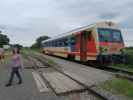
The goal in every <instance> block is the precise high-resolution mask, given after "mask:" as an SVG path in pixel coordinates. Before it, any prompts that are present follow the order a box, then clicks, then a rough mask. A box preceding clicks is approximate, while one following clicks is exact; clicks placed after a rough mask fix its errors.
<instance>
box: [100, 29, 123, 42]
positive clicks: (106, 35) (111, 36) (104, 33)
mask: <svg viewBox="0 0 133 100" xmlns="http://www.w3.org/2000/svg"><path fill="white" fill-rule="evenodd" d="M98 34H99V41H100V42H122V36H121V32H120V30H115V29H104V28H99V29H98Z"/></svg>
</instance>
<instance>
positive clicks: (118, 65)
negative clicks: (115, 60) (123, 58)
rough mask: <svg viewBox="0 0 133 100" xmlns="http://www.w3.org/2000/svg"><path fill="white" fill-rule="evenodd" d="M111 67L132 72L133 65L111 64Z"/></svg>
mask: <svg viewBox="0 0 133 100" xmlns="http://www.w3.org/2000/svg"><path fill="white" fill-rule="evenodd" d="M112 67H113V68H119V69H123V70H126V71H129V72H133V65H130V64H113V65H112Z"/></svg>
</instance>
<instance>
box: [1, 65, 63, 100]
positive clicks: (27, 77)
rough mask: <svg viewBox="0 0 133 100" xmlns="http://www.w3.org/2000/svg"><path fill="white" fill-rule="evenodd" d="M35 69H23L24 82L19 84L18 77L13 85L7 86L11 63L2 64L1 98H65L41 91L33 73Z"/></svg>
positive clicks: (16, 99) (56, 99)
mask: <svg viewBox="0 0 133 100" xmlns="http://www.w3.org/2000/svg"><path fill="white" fill-rule="evenodd" d="M32 72H33V70H31V69H28V70H27V69H24V70H23V71H22V73H21V74H22V77H23V84H21V85H18V84H16V83H17V78H16V77H15V80H14V82H13V85H12V86H11V87H5V84H6V83H7V81H8V79H9V75H10V68H9V65H1V64H0V100H63V99H62V98H59V97H57V96H55V94H53V93H52V92H51V91H48V92H42V93H40V92H39V90H38V88H37V85H36V83H35V80H34V78H33V75H32Z"/></svg>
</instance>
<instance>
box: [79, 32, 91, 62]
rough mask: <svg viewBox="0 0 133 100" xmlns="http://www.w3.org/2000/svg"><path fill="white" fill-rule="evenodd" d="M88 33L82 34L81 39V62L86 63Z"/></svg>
mask: <svg viewBox="0 0 133 100" xmlns="http://www.w3.org/2000/svg"><path fill="white" fill-rule="evenodd" d="M88 34H89V33H88V32H87V31H83V32H82V33H81V38H80V61H86V60H87V40H88V39H87V38H88Z"/></svg>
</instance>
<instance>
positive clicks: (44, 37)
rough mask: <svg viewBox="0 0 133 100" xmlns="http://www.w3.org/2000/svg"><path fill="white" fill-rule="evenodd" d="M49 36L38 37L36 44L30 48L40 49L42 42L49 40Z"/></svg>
mask: <svg viewBox="0 0 133 100" xmlns="http://www.w3.org/2000/svg"><path fill="white" fill-rule="evenodd" d="M49 38H50V37H49V36H40V37H38V38H37V39H36V42H35V43H34V44H33V45H32V46H31V48H41V46H42V41H44V40H47V39H49Z"/></svg>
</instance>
